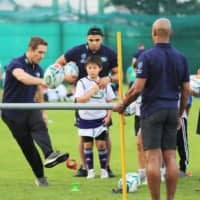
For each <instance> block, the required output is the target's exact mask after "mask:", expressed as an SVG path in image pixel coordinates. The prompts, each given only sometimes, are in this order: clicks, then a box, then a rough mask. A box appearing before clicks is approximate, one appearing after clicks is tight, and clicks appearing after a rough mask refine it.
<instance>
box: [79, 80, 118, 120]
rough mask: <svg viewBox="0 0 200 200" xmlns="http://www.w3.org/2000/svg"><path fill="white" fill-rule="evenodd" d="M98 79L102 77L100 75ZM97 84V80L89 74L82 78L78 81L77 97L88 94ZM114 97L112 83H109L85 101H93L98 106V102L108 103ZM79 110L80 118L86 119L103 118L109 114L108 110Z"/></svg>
mask: <svg viewBox="0 0 200 200" xmlns="http://www.w3.org/2000/svg"><path fill="white" fill-rule="evenodd" d="M98 79H100V78H99V77H98ZM95 84H96V82H95V81H93V80H91V79H90V78H89V76H87V77H84V78H82V79H80V80H79V81H78V82H77V86H76V93H75V98H77V97H82V96H84V95H86V94H87V93H88V92H89V91H90V90H91V89H92V87H93V86H94V85H95ZM113 99H115V94H114V91H113V89H112V88H111V84H108V85H107V86H106V88H104V89H100V90H99V91H98V92H97V93H95V94H94V95H93V96H92V97H91V98H90V99H89V100H88V101H87V102H85V103H88V104H90V103H93V104H97V106H98V104H101V103H106V102H107V101H110V100H113ZM78 112H79V116H80V118H81V119H84V120H95V119H101V118H104V117H106V115H107V110H79V111H78Z"/></svg>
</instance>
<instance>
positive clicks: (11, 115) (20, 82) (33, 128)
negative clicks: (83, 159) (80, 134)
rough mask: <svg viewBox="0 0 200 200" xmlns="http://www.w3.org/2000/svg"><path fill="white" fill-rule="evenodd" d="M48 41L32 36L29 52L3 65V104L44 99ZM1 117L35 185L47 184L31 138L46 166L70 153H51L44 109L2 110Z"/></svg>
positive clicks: (66, 156)
mask: <svg viewBox="0 0 200 200" xmlns="http://www.w3.org/2000/svg"><path fill="white" fill-rule="evenodd" d="M47 45H48V43H47V42H46V41H45V40H44V39H42V38H40V37H31V39H30V42H29V46H28V51H27V53H26V54H24V55H23V56H21V57H18V58H15V59H13V60H12V61H11V62H10V64H9V65H8V66H7V68H6V79H5V86H4V94H3V103H35V100H36V101H37V102H43V86H44V85H45V82H44V80H43V79H42V75H43V73H42V68H41V67H40V66H39V63H40V61H41V60H42V59H43V57H44V55H45V53H46V50H47ZM2 119H3V121H4V122H5V123H6V124H7V126H8V128H9V129H10V131H11V132H12V135H13V137H14V138H15V139H16V141H17V143H18V144H19V146H20V148H21V150H22V151H23V153H24V156H25V157H26V159H27V161H28V162H29V164H30V166H31V168H32V170H33V172H34V174H35V176H36V181H35V183H36V184H37V185H38V186H47V185H48V182H47V180H46V178H45V177H44V169H43V164H42V160H41V158H40V155H39V153H38V151H37V149H36V147H35V145H34V141H33V139H34V140H35V141H36V142H37V144H38V145H39V146H40V147H41V149H42V151H43V153H44V156H45V158H46V160H45V167H47V168H50V167H53V166H55V165H57V164H58V163H60V162H63V161H65V160H66V159H67V158H68V156H69V154H68V153H59V152H53V149H52V145H51V141H50V137H49V135H48V130H47V127H46V125H45V123H46V124H47V123H48V117H47V115H46V113H45V111H44V110H42V111H39V110H3V111H2Z"/></svg>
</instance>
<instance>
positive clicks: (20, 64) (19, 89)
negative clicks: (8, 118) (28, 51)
mask: <svg viewBox="0 0 200 200" xmlns="http://www.w3.org/2000/svg"><path fill="white" fill-rule="evenodd" d="M17 68H20V69H23V70H24V71H25V72H26V73H28V74H30V75H32V76H34V77H38V78H42V76H43V72H42V68H41V67H40V66H39V65H38V64H35V68H34V69H33V65H32V64H31V63H29V61H28V59H27V57H26V55H25V54H24V55H23V56H21V57H18V58H14V59H13V60H12V61H11V62H10V64H9V65H8V66H7V68H6V78H5V85H4V93H3V103H34V102H35V101H34V97H35V93H36V89H37V85H25V84H23V83H22V82H20V81H18V80H17V79H16V78H15V77H14V76H13V74H12V72H13V70H15V69H17ZM18 112H20V111H19V110H18V111H16V110H12V111H8V110H4V111H3V113H4V114H5V115H6V114H7V115H8V114H16V113H18Z"/></svg>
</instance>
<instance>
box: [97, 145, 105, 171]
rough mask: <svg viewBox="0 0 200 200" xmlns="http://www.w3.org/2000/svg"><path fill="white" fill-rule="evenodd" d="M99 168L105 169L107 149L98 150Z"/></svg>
mask: <svg viewBox="0 0 200 200" xmlns="http://www.w3.org/2000/svg"><path fill="white" fill-rule="evenodd" d="M98 152H99V161H100V165H101V169H106V161H107V149H106V148H105V149H102V150H98Z"/></svg>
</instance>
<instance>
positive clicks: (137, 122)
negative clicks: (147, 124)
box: [135, 115, 140, 136]
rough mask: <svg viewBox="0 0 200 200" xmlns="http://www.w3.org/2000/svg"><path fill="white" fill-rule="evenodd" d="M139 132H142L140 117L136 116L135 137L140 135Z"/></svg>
mask: <svg viewBox="0 0 200 200" xmlns="http://www.w3.org/2000/svg"><path fill="white" fill-rule="evenodd" d="M139 130H140V117H139V116H137V115H135V136H137V135H138V132H139Z"/></svg>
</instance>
